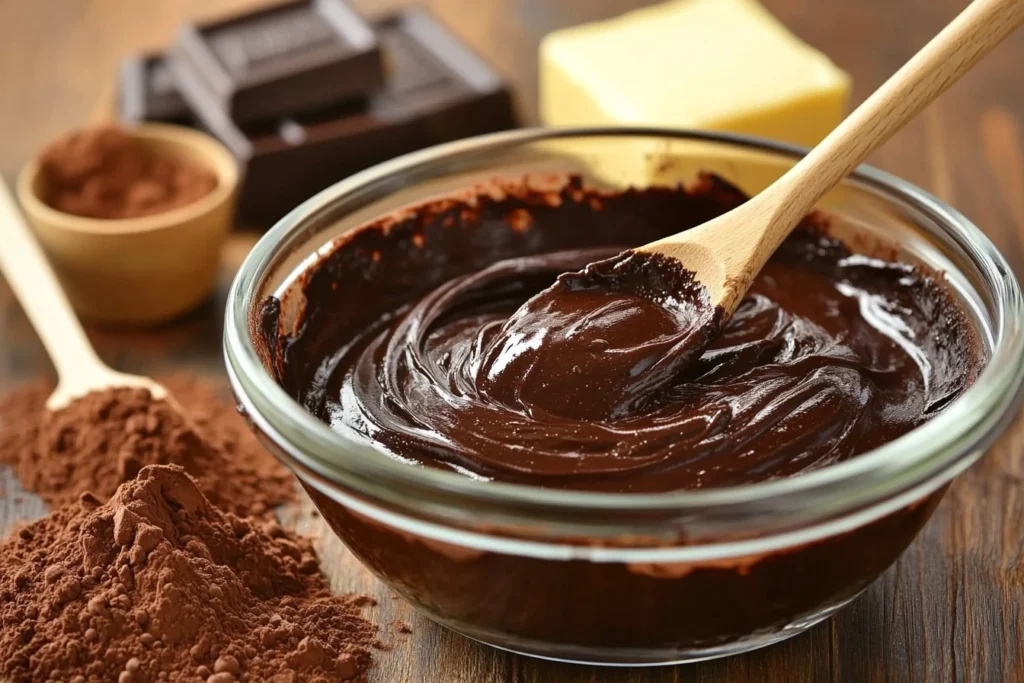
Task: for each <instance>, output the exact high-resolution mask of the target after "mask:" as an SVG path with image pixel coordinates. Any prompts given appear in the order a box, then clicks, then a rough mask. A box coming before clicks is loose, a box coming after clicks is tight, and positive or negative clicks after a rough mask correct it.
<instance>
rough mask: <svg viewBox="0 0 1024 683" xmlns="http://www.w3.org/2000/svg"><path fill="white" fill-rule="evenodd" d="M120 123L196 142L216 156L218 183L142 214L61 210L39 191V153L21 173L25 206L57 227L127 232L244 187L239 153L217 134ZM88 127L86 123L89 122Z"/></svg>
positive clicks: (208, 206)
mask: <svg viewBox="0 0 1024 683" xmlns="http://www.w3.org/2000/svg"><path fill="white" fill-rule="evenodd" d="M118 126H119V127H120V128H121V129H122V130H124V131H125V132H127V133H128V134H129V135H131V136H133V137H135V138H139V139H147V140H160V141H162V142H169V143H172V144H175V145H180V146H182V147H190V148H192V149H193V150H195V151H197V152H199V153H200V154H201V155H202V156H203V157H204V158H206V159H214V160H215V163H208V164H207V167H208V168H209V170H210V171H212V172H213V173H214V174H215V175H216V176H217V186H216V187H215V188H213V191H212V192H210V193H209V194H207V195H206V196H204V197H200V198H199V199H198V200H196V201H194V202H192V203H191V204H186V205H185V206H180V207H178V208H176V209H172V210H170V211H164V212H162V213H156V214H152V215H149V216H141V217H138V218H92V217H90V216H77V215H75V214H73V213H67V212H66V211H60V210H58V209H55V208H53V207H52V206H50V205H49V204H47V203H46V202H44V201H43V200H42V199H41V198H40V197H39V195H37V194H36V191H35V183H36V179H37V178H38V177H39V174H40V172H41V166H40V164H39V156H40V154H41V152H40V154H37V155H36V156H34V157H33V158H32V159H31V160H29V161H28V162H27V163H26V164H25V165H24V166H23V167H22V169H21V171H20V172H19V173H18V178H17V193H18V200H19V201H20V202H21V205H22V208H23V209H24V210H25V212H26V213H27V214H29V215H31V216H34V217H35V218H37V219H38V220H42V221H45V222H46V223H47V224H49V225H50V226H52V227H55V228H58V229H61V230H67V231H69V232H78V233H84V234H90V235H97V236H100V235H125V234H135V233H144V232H153V231H156V230H161V229H164V228H173V227H176V226H178V225H181V224H182V223H187V222H190V221H192V220H194V219H196V218H198V217H199V216H202V215H204V214H207V213H210V212H211V211H213V210H215V209H216V208H217V207H218V206H220V205H222V204H223V203H224V202H225V201H229V200H230V199H231V196H232V194H233V193H234V192H235V190H236V188H237V187H238V179H239V167H238V161H237V160H236V159H235V157H234V155H233V154H231V152H230V151H229V150H228V148H227V147H225V146H224V145H223V144H222V143H221V142H220V141H219V140H217V139H216V138H215V137H213V136H212V135H207V134H206V133H203V132H202V131H199V130H196V129H194V128H188V127H185V126H178V125H175V124H171V123H125V124H118ZM83 130H84V128H83Z"/></svg>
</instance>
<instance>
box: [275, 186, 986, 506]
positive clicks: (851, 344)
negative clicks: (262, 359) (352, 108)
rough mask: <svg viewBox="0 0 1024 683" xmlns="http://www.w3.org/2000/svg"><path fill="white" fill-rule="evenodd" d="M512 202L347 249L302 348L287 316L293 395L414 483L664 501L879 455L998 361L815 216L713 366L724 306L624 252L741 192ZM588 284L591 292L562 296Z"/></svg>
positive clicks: (377, 234) (312, 284)
mask: <svg viewBox="0 0 1024 683" xmlns="http://www.w3.org/2000/svg"><path fill="white" fill-rule="evenodd" d="M502 190H503V191H502V192H499V193H483V194H481V195H479V196H476V197H474V198H473V199H471V200H467V201H457V200H442V201H439V202H435V203H434V204H430V205H426V206H423V207H420V208H419V209H418V210H417V211H416V212H414V213H413V214H411V215H404V216H402V217H397V218H387V219H383V220H381V221H379V222H377V223H375V224H373V225H370V226H366V227H365V228H363V229H361V230H359V231H356V232H355V233H352V234H350V235H348V236H347V237H346V238H345V239H344V240H343V241H342V242H341V243H339V245H338V246H337V247H336V248H335V250H334V252H333V253H331V254H330V255H329V256H327V257H325V258H324V259H323V260H322V261H321V263H319V264H318V265H317V266H316V267H315V268H313V269H312V270H311V271H310V272H309V273H308V274H307V276H306V279H305V281H304V283H303V285H304V293H305V295H306V298H307V304H306V308H305V313H304V318H303V320H302V323H301V325H300V326H299V327H298V330H297V331H296V332H294V333H292V334H279V332H278V325H277V324H276V312H277V310H278V306H277V302H276V301H273V300H272V301H269V302H267V303H266V304H265V306H264V309H263V310H264V318H265V319H264V321H263V325H262V329H264V330H267V331H268V332H267V333H266V337H267V338H266V342H267V344H268V348H269V349H270V350H271V356H272V358H271V365H272V366H273V367H274V368H275V369H276V371H277V375H278V380H279V381H280V382H281V383H282V384H283V385H284V386H286V387H287V388H289V389H290V390H291V391H292V392H293V393H294V394H295V395H296V396H297V397H298V398H299V399H300V400H301V401H302V402H303V403H304V404H305V405H306V407H307V408H308V409H309V410H310V411H312V412H313V413H314V414H316V415H317V416H319V417H320V418H321V419H323V420H325V421H326V422H328V423H329V424H330V425H332V427H334V428H335V429H336V430H338V431H340V432H343V433H345V434H347V435H349V436H353V437H356V438H359V439H363V440H366V441H369V442H372V443H374V444H376V445H377V446H379V447H380V448H381V449H383V450H385V451H387V452H388V453H390V454H391V455H392V456H393V457H395V458H397V459H400V460H402V461H405V462H408V463H410V464H411V465H422V466H430V467H438V468H445V469H450V470H454V471H457V472H460V473H463V474H465V475H466V476H470V477H474V478H479V479H486V480H500V481H511V482H519V483H525V484H533V485H539V486H547V487H564V488H573V489H589V490H602V491H616V492H656V491H672V490H679V489H695V488H702V487H720V486H730V485H737V484H743V483H749V482H756V481H763V480H768V479H775V478H779V477H786V476H792V475H795V474H799V473H801V472H806V471H808V470H812V469H817V468H820V467H823V466H826V465H830V464H833V463H836V462H840V461H842V460H845V459H848V458H850V457H853V456H855V455H857V454H859V453H863V452H865V451H868V450H871V449H873V448H876V447H878V446H880V445H882V444H884V443H886V442H889V441H891V440H893V439H895V438H897V437H898V436H900V435H902V434H904V433H906V432H908V431H910V430H911V429H913V428H914V427H916V426H918V425H920V424H921V423H923V422H925V421H927V420H928V419H930V418H931V417H933V416H934V415H936V414H937V413H938V412H940V411H941V410H942V409H943V408H944V407H945V406H946V405H948V404H949V403H950V401H952V400H953V399H955V398H956V397H957V396H958V395H959V394H960V393H961V392H963V391H964V389H966V388H967V387H968V386H969V385H970V384H971V382H972V381H973V380H974V378H975V376H976V374H977V372H978V370H979V369H980V367H981V365H982V363H983V358H982V349H981V346H980V344H979V343H978V341H977V335H976V333H975V330H974V329H973V327H972V325H971V324H970V323H969V322H968V320H967V318H966V316H965V315H964V313H963V312H962V310H961V309H960V307H959V306H958V305H957V304H956V303H955V302H954V301H953V300H952V298H951V297H950V295H949V294H948V293H947V292H946V290H945V289H944V288H943V286H942V285H941V284H940V283H939V282H938V280H937V279H936V278H935V277H933V276H932V275H930V274H928V273H925V272H922V271H920V270H917V269H915V268H912V267H911V266H909V265H906V264H902V263H895V262H890V261H887V260H884V259H880V258H872V257H868V256H863V255H858V254H854V253H851V251H850V250H849V249H848V248H847V247H846V246H844V245H843V244H842V243H841V242H839V241H837V240H836V239H833V238H832V237H829V236H828V235H827V232H826V227H827V226H826V223H825V220H824V219H823V218H821V217H815V216H812V217H809V218H808V219H806V220H805V221H804V223H803V224H802V225H801V227H800V228H798V229H797V230H796V231H795V232H794V233H793V235H792V236H791V237H790V238H789V239H788V240H787V241H786V242H785V243H784V244H783V245H782V247H781V248H780V249H779V250H778V252H777V253H776V254H775V255H774V256H773V258H772V259H771V260H770V262H769V263H768V264H767V266H766V267H765V268H764V270H763V271H762V272H761V273H760V274H759V275H758V277H757V278H756V279H755V282H754V284H753V286H752V287H751V289H750V291H749V293H748V294H747V296H746V298H745V299H744V300H743V302H742V303H741V305H740V306H739V308H738V310H737V311H736V313H735V314H734V316H733V317H732V319H731V320H729V321H728V322H727V324H725V326H724V327H723V328H722V329H721V330H720V334H718V335H717V336H716V337H715V338H714V339H712V340H710V343H709V344H707V345H706V348H705V349H704V351H703V353H701V354H700V355H699V356H698V357H692V356H693V354H692V353H687V350H688V349H692V348H695V345H694V339H693V336H692V335H693V334H698V335H699V334H700V331H701V330H706V329H709V327H708V324H709V323H715V322H717V316H718V315H719V312H718V311H715V310H713V309H710V308H709V307H708V306H707V305H706V304H707V302H706V299H702V298H701V297H702V296H703V288H702V287H699V286H698V285H696V284H695V283H694V282H693V281H692V279H690V278H689V277H688V274H687V273H686V272H685V271H683V270H681V269H678V268H673V267H669V266H667V265H666V264H665V263H660V262H658V261H657V258H655V257H651V256H640V255H637V254H634V253H632V252H625V253H621V254H620V252H623V250H624V249H626V248H627V247H629V246H631V245H636V244H642V243H645V242H648V241H652V240H653V239H657V238H659V237H663V236H665V235H668V234H671V233H674V232H677V231H678V230H680V229H682V228H684V227H688V226H693V225H698V224H700V223H702V222H704V221H706V220H708V219H709V218H711V217H713V216H715V215H718V214H721V213H723V212H725V211H727V210H728V209H730V208H732V207H734V206H736V205H737V204H739V203H741V202H742V201H744V199H745V198H744V197H743V195H742V194H741V193H739V192H738V191H737V190H736V189H735V188H732V187H731V186H728V185H727V184H725V183H724V182H723V181H721V180H718V179H715V178H713V177H710V176H709V177H705V178H703V179H702V181H701V182H700V183H699V184H698V186H696V187H694V188H691V189H690V190H684V189H682V188H679V189H664V188H661V189H657V188H653V189H648V190H642V191H639V190H638V191H628V192H625V193H621V194H609V193H600V192H597V191H591V190H585V189H583V188H582V186H581V185H580V183H579V180H578V179H571V180H570V181H569V182H568V183H567V184H566V185H565V187H563V188H562V189H561V191H559V192H557V193H546V192H536V191H531V190H529V189H527V188H522V187H519V188H515V187H512V188H510V187H504V188H502ZM652 259H654V260H653V262H652ZM588 264H591V265H588ZM571 271H582V272H577V273H575V274H571V275H563V276H562V277H559V275H560V274H562V273H567V272H571ZM553 283H554V286H553V288H552V289H551V290H549V292H548V293H546V294H545V295H544V296H540V297H537V298H536V299H532V300H531V297H533V296H534V295H536V294H537V293H538V292H541V291H542V290H545V288H548V287H551V286H552V285H553ZM551 292H554V293H557V294H558V296H549V295H548V294H551ZM666 292H676V293H677V294H678V296H675V297H673V296H669V295H666ZM528 300H529V304H528V305H527V306H525V307H523V304H524V302H527V301H528ZM521 307H523V308H521ZM714 327H715V325H713V324H712V325H711V328H714ZM706 341H707V340H700V339H698V340H697V344H696V348H701V347H704V346H705V343H704V342H706Z"/></svg>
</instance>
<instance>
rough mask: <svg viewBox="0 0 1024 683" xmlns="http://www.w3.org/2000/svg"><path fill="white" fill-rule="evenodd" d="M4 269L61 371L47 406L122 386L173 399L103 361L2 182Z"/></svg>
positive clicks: (0, 253) (0, 262)
mask: <svg viewBox="0 0 1024 683" xmlns="http://www.w3.org/2000/svg"><path fill="white" fill-rule="evenodd" d="M0 270H3V273H4V275H5V276H6V278H7V282H8V284H10V286H11V289H13V290H14V293H15V294H16V295H17V297H18V301H20V302H21V306H22V308H23V309H24V310H25V313H26V314H27V315H28V318H29V320H30V321H32V326H33V327H34V328H35V330H36V332H37V333H38V334H39V337H40V339H42V342H43V345H44V346H45V347H46V350H47V352H48V353H49V354H50V360H52V361H53V365H54V367H55V368H56V369H57V376H58V378H59V381H58V383H57V388H56V389H55V390H54V392H53V393H52V394H51V395H50V397H49V399H47V401H46V407H47V408H49V409H50V410H59V409H61V408H64V407H66V406H67V405H68V404H69V403H71V401H73V400H75V399H78V398H81V397H82V396H85V395H86V394H88V393H90V392H93V391H102V390H104V389H113V388H117V387H141V388H143V389H148V390H149V393H150V394H151V395H152V396H153V398H157V399H161V398H162V399H170V395H169V394H168V392H167V390H166V389H165V388H164V387H163V385H161V384H158V383H157V382H155V381H153V380H152V379H150V378H148V377H140V376H138V375H129V374H126V373H123V372H117V371H116V370H112V369H111V368H109V367H107V366H106V365H104V363H103V361H101V360H100V359H99V357H98V356H97V355H96V352H95V351H94V350H93V348H92V345H91V344H89V339H88V337H86V336H85V331H84V330H83V329H82V326H81V324H80V323H79V322H78V318H76V317H75V313H74V311H73V310H72V308H71V304H70V303H68V299H67V297H66V296H65V295H64V291H63V290H62V289H61V287H60V284H59V283H58V281H57V276H56V275H55V274H54V272H53V269H52V268H50V264H49V262H48V261H47V260H46V257H45V256H44V255H43V252H42V250H41V249H40V248H39V244H38V243H37V242H36V241H35V238H34V237H33V236H32V234H31V233H30V232H29V230H28V227H27V226H26V225H25V220H24V218H22V215H21V212H20V211H19V210H18V208H17V206H16V205H15V202H14V198H13V197H12V196H11V193H10V191H9V190H8V189H7V186H6V185H5V184H4V183H3V182H2V181H0Z"/></svg>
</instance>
